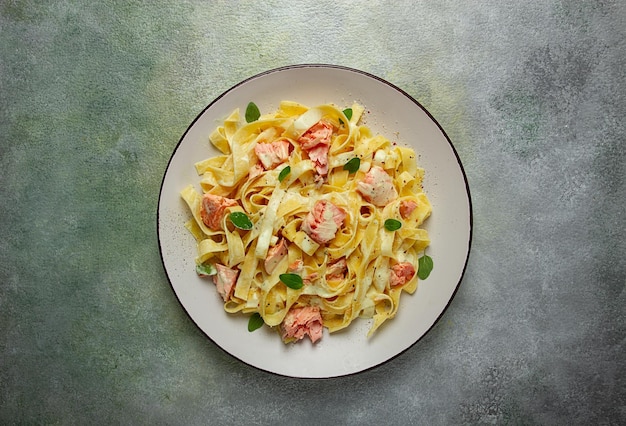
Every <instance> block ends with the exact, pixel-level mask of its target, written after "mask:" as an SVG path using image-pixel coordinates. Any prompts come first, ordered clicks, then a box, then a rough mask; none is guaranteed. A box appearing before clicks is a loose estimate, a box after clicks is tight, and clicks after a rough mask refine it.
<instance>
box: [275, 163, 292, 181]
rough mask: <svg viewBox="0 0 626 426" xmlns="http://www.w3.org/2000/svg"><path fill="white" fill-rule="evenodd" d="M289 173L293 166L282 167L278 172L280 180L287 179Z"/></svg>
mask: <svg viewBox="0 0 626 426" xmlns="http://www.w3.org/2000/svg"><path fill="white" fill-rule="evenodd" d="M289 173H291V166H287V167H285V168H284V169H282V170H281V171H280V173H279V174H278V181H279V182H282V181H283V179H285V178H286V177H287V175H288V174H289Z"/></svg>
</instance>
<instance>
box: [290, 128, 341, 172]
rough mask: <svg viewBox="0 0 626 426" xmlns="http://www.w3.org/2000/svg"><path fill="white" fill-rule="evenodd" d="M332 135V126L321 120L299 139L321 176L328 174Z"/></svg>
mask: <svg viewBox="0 0 626 426" xmlns="http://www.w3.org/2000/svg"><path fill="white" fill-rule="evenodd" d="M332 135H333V126H332V124H330V123H327V122H326V121H323V120H320V121H318V122H317V123H315V124H314V125H313V126H311V127H309V129H308V130H307V131H306V132H304V133H303V134H302V136H300V137H299V138H298V143H299V144H300V147H301V148H302V150H303V151H304V152H306V153H307V154H308V156H309V158H310V159H311V161H312V162H313V165H314V166H315V171H316V172H317V173H318V174H319V175H321V176H326V174H327V173H328V151H329V150H330V138H331V136H332Z"/></svg>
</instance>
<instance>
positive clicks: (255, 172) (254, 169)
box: [248, 163, 265, 179]
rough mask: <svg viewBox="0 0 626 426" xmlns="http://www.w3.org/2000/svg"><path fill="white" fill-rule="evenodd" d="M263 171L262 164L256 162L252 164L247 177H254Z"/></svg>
mask: <svg viewBox="0 0 626 426" xmlns="http://www.w3.org/2000/svg"><path fill="white" fill-rule="evenodd" d="M264 171H265V169H264V168H263V166H262V165H261V164H259V163H256V164H255V165H254V166H252V168H251V169H250V171H249V172H248V179H254V178H255V177H257V176H259V175H260V174H261V173H263V172H264Z"/></svg>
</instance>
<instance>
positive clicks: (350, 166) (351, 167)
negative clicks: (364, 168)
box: [343, 157, 361, 174]
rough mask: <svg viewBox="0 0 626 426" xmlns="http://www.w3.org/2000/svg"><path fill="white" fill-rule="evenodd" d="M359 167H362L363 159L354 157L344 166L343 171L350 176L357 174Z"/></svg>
mask: <svg viewBox="0 0 626 426" xmlns="http://www.w3.org/2000/svg"><path fill="white" fill-rule="evenodd" d="M359 167H361V159H360V158H359V157H354V158H353V159H351V160H350V161H348V162H347V163H346V164H344V165H343V169H344V170H347V171H348V172H349V173H350V174H352V173H356V171H357V170H359Z"/></svg>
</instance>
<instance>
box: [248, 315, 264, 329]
mask: <svg viewBox="0 0 626 426" xmlns="http://www.w3.org/2000/svg"><path fill="white" fill-rule="evenodd" d="M263 324H265V321H263V318H261V315H260V314H259V313H258V312H255V313H253V314H252V315H251V316H250V319H249V320H248V331H249V332H253V331H254V330H257V329H259V328H261V327H263Z"/></svg>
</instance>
